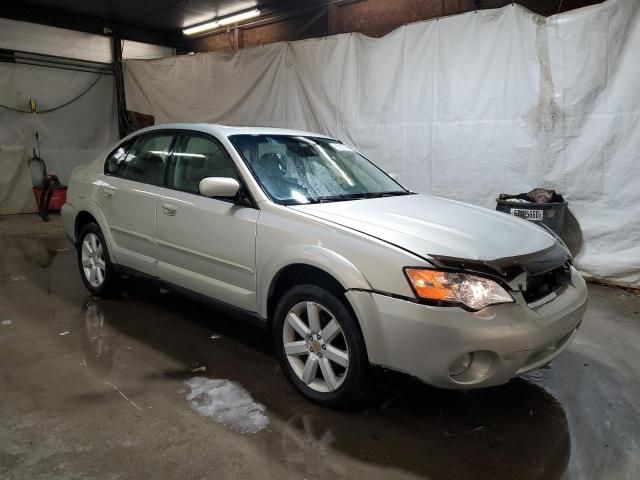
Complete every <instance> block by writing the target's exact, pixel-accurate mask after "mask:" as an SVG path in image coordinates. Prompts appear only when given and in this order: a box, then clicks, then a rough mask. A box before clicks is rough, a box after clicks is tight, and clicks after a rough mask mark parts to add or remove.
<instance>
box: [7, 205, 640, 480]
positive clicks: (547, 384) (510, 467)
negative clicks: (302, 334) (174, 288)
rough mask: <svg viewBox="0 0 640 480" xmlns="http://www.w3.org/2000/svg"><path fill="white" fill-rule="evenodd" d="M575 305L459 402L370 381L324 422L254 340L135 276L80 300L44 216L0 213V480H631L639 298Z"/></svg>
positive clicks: (63, 249) (606, 297) (405, 383)
mask: <svg viewBox="0 0 640 480" xmlns="http://www.w3.org/2000/svg"><path fill="white" fill-rule="evenodd" d="M590 292H591V304H590V306H589V310H588V311H587V314H586V318H585V320H584V322H583V327H582V328H581V330H580V332H579V334H578V336H577V337H576V340H575V342H574V343H573V344H572V345H571V347H570V348H569V350H568V351H567V352H565V353H564V354H563V355H561V356H560V357H559V358H558V359H557V360H556V361H555V362H554V363H553V364H552V365H551V367H550V368H547V369H544V370H540V371H537V372H534V373H533V374H531V375H529V376H527V377H525V378H521V379H517V380H513V381H512V382H510V383H509V384H507V385H504V386H501V387H497V388H492V389H487V390H480V391H471V392H448V391H439V390H435V389H432V388H429V387H426V386H424V385H421V384H419V383H417V382H414V381H412V380H411V379H407V378H406V377H403V376H399V375H390V374H379V375H378V376H377V378H376V381H377V384H378V386H377V388H376V392H375V395H374V397H373V399H372V402H371V405H370V406H369V407H367V408H366V409H365V410H364V411H360V412H357V413H341V412H335V411H331V410H326V409H322V408H319V407H317V406H315V405H314V404H312V403H309V402H308V401H306V400H304V399H303V398H301V397H300V396H299V395H298V394H297V393H296V392H295V391H294V390H293V389H292V387H290V386H289V384H288V383H287V382H286V380H285V378H284V377H283V375H282V374H281V372H280V370H279V367H278V365H277V362H276V361H275V359H274V358H273V356H272V354H271V347H270V340H269V338H268V337H267V336H266V335H265V334H264V333H263V332H262V331H260V330H259V329H257V328H255V327H252V326H249V325H245V324H243V323H241V322H239V321H237V320H235V319H232V318H229V317H227V316H225V315H223V314H221V313H219V312H217V311H216V310H214V309H212V308H210V307H208V306H204V305H201V304H198V303H196V302H194V301H191V300H188V299H185V298H182V297H179V296H176V295H174V294H171V293H167V292H162V291H159V290H158V289H156V288H154V287H150V286H148V285H146V284H143V283H140V282H136V281H130V282H128V287H127V291H126V294H125V296H124V298H122V299H120V300H116V301H105V300H101V299H96V298H91V297H90V296H89V295H88V294H87V292H86V290H85V289H84V287H83V286H82V283H81V281H80V277H79V274H78V271H77V268H76V264H75V252H74V251H73V250H72V246H71V245H70V244H69V243H68V242H67V240H66V238H64V236H63V235H62V233H61V228H60V220H59V218H58V217H53V220H52V222H50V223H48V224H44V223H42V222H41V221H40V220H39V219H38V217H37V216H23V217H0V478H11V479H13V478H24V479H27V478H28V479H35V478H38V479H40V478H43V479H44V478H101V479H115V478H136V479H145V478H153V479H156V478H180V479H199V478H216V479H228V478H243V479H244V478H256V479H257V478H259V479H265V478H274V479H289V478H291V479H296V478H297V479H303V478H304V479H312V478H331V479H338V478H368V479H373V478H384V479H395V478H398V479H409V478H429V479H447V480H450V479H458V478H464V479H470V478H473V479H484V478H487V479H498V478H508V479H515V478H518V479H533V478H536V479H543V478H544V479H558V478H563V479H565V478H569V479H585V478H588V479H605V478H606V479H637V478H640V456H638V455H637V454H638V447H639V443H640V442H639V441H640V411H639V410H640V382H639V381H638V380H639V377H640V375H639V374H638V366H639V365H640V349H639V348H638V344H639V343H640V335H639V334H640V315H639V311H640V297H639V296H637V295H634V294H631V293H628V292H626V291H624V290H621V289H614V288H607V287H602V286H597V285H592V286H590ZM65 332H68V333H66V334H65ZM202 367H204V369H203V368H202ZM194 371H195V372H194ZM195 375H206V376H207V377H210V378H217V379H228V380H233V381H235V382H238V383H239V384H240V385H242V386H243V387H244V388H245V389H246V390H247V391H248V392H249V393H250V395H251V396H252V397H253V399H254V400H255V401H257V402H259V403H261V404H263V405H264V406H265V407H266V410H265V412H264V413H265V415H266V416H267V417H268V418H269V425H268V426H267V428H266V429H264V430H262V431H260V432H258V433H240V432H238V431H236V430H235V429H234V428H233V427H232V426H228V425H222V424H220V423H217V422H216V421H214V420H213V419H211V418H207V417H203V416H200V415H198V414H197V413H196V412H194V411H193V410H191V409H190V408H189V404H188V402H187V400H186V399H185V393H186V386H185V385H184V381H185V380H186V379H188V378H190V377H193V376H195Z"/></svg>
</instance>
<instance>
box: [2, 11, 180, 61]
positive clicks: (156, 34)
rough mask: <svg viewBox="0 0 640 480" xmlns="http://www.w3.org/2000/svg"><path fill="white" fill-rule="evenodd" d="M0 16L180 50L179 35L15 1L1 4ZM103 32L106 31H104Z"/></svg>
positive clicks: (174, 32)
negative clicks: (115, 34) (112, 35)
mask: <svg viewBox="0 0 640 480" xmlns="http://www.w3.org/2000/svg"><path fill="white" fill-rule="evenodd" d="M0 17H4V18H9V19H12V20H20V21H23V22H31V23H38V24H41V25H49V26H52V27H59V28H66V29H69V30H77V31H80V32H86V33H93V34H96V35H106V34H109V36H111V33H110V32H113V33H117V34H118V36H120V38H122V39H125V40H133V41H136V42H145V43H153V44H156V45H163V46H168V47H174V48H176V49H177V50H184V48H185V42H184V41H183V38H182V35H181V32H177V31H164V30H153V29H148V28H144V27H136V26H132V25H123V24H114V23H112V22H108V21H106V20H102V19H100V18H96V17H88V16H83V15H77V14H69V13H67V12H61V11H59V10H54V9H50V8H45V7H37V6H31V5H24V4H21V3H18V2H2V6H0ZM105 29H108V30H107V31H105Z"/></svg>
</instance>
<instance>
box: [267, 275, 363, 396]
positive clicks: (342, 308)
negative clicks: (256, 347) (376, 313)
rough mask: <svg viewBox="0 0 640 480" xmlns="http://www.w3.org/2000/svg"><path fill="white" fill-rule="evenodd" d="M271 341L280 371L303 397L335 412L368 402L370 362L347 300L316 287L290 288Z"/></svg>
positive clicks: (283, 300) (284, 296)
mask: <svg viewBox="0 0 640 480" xmlns="http://www.w3.org/2000/svg"><path fill="white" fill-rule="evenodd" d="M336 327H337V328H336ZM273 337H274V344H275V349H276V354H277V356H278V360H279V361H280V365H281V367H282V369H283V370H284V372H285V374H286V376H287V378H288V379H289V381H290V382H291V383H292V384H293V385H294V387H295V388H296V389H297V390H298V391H299V392H300V393H302V395H304V396H305V397H307V398H309V399H310V400H313V401H314V402H316V403H318V404H320V405H323V406H326V407H333V408H353V407H356V406H358V405H360V404H361V403H362V401H363V400H364V399H365V398H366V395H367V393H368V390H369V360H368V357H367V351H366V347H365V343H364V339H363V337H362V333H361V331H360V327H359V325H358V321H357V319H356V317H355V315H354V314H353V313H352V311H351V309H350V308H348V306H347V305H346V299H341V298H339V297H337V296H336V294H334V293H332V292H330V291H328V290H326V289H324V288H321V287H318V286H315V285H298V286H296V287H293V288H292V289H290V290H289V291H288V292H286V293H285V294H284V295H283V296H282V298H281V299H280V301H279V302H278V306H277V307H276V311H275V314H274V325H273Z"/></svg>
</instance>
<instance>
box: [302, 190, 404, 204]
mask: <svg viewBox="0 0 640 480" xmlns="http://www.w3.org/2000/svg"><path fill="white" fill-rule="evenodd" d="M400 195H413V192H408V191H406V190H395V191H389V192H360V193H343V194H341V195H331V196H324V197H311V198H309V203H328V202H344V201H346V200H364V199H367V198H380V197H395V196H400Z"/></svg>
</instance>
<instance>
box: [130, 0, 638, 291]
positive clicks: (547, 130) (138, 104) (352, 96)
mask: <svg viewBox="0 0 640 480" xmlns="http://www.w3.org/2000/svg"><path fill="white" fill-rule="evenodd" d="M639 7H640V2H637V1H636V0H609V1H607V2H605V3H603V4H600V5H597V6H593V7H588V8H585V9H580V10H575V11H573V12H569V13H565V14H560V15H556V16H553V17H549V18H544V17H540V16H537V15H534V14H532V13H530V12H529V11H527V10H525V9H523V8H521V7H519V6H517V5H516V6H513V5H511V6H507V7H504V8H502V9H497V10H485V11H478V12H470V13H467V14H463V15H457V16H453V17H448V18H444V19H440V20H432V21H427V22H421V23H415V24H411V25H407V26H405V27H403V28H400V29H398V30H396V31H394V32H392V33H391V34H389V35H387V36H385V37H383V38H381V39H371V38H368V37H365V36H362V35H358V34H345V35H337V36H333V37H327V38H321V39H313V40H305V41H300V42H293V43H279V44H272V45H267V46H264V47H258V48H253V49H247V50H240V51H239V52H237V53H235V54H231V53H229V54H224V53H210V54H198V55H191V56H181V57H174V58H167V59H160V60H154V61H128V62H127V63H126V66H127V68H126V90H127V101H128V105H129V108H131V109H133V110H136V111H140V112H143V113H149V114H152V115H154V116H155V117H156V122H157V123H160V122H170V121H188V122H219V123H229V124H245V125H270V126H281V127H295V128H303V129H308V130H313V131H319V132H322V133H327V134H330V135H333V136H335V137H337V138H339V139H341V140H343V141H345V142H347V143H350V144H352V145H354V146H356V147H357V148H358V149H360V150H362V151H363V152H364V153H365V154H366V155H368V156H369V157H370V158H371V159H372V160H373V161H375V162H376V163H378V164H380V165H381V166H383V167H384V168H386V169H387V170H388V171H392V172H396V173H398V174H399V176H400V179H401V180H402V181H403V182H404V183H405V184H406V185H407V186H409V187H411V188H413V189H415V190H417V191H422V192H427V193H432V194H435V195H442V196H445V197H451V198H455V199H459V200H463V201H468V202H471V203H476V204H480V205H483V206H486V207H490V208H493V207H494V206H495V197H496V195H497V194H499V193H502V192H509V193H518V192H521V191H528V190H530V189H531V188H533V187H547V188H554V189H556V190H557V191H559V192H561V193H563V194H564V195H565V197H566V198H567V199H568V200H569V202H570V208H571V211H572V213H573V215H575V217H576V219H577V223H578V225H579V230H577V231H576V230H575V229H574V231H573V233H574V236H575V237H576V238H574V239H573V240H572V243H573V244H574V245H573V246H574V247H575V250H576V251H577V257H576V260H577V263H578V266H579V267H580V268H581V269H582V271H583V272H585V273H586V274H588V275H590V276H592V277H596V278H602V279H606V280H607V281H610V282H613V283H621V284H628V285H634V286H640V241H639V240H640V235H639V233H640V182H639V178H640V175H639V174H640V122H639V121H638V120H639V118H638V117H639V116H640V88H638V85H639V82H640V80H639V79H640V62H638V61H637V59H638V51H640V12H639V10H640V8H639ZM576 234H577V235H576Z"/></svg>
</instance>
